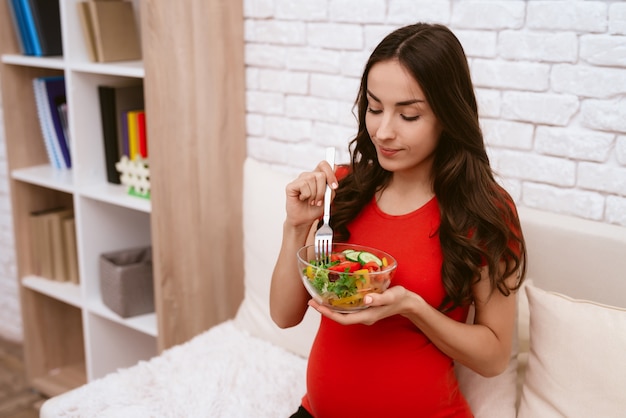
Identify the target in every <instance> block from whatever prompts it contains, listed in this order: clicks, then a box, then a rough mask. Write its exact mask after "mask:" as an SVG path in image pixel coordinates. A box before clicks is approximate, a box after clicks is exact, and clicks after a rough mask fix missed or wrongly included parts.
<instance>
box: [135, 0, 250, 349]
mask: <svg viewBox="0 0 626 418" xmlns="http://www.w3.org/2000/svg"><path fill="white" fill-rule="evenodd" d="M141 18H142V39H143V51H144V67H145V90H146V114H147V119H148V121H149V123H148V138H149V152H150V166H151V187H152V218H151V225H152V237H153V248H154V251H155V266H154V267H155V281H156V282H155V284H156V286H155V297H156V300H157V307H156V309H157V313H158V317H159V349H160V350H162V349H164V348H167V347H170V346H172V345H174V344H178V343H182V342H184V341H186V340H188V339H189V338H191V337H193V336H194V335H196V334H198V333H199V332H201V331H204V330H206V329H208V328H209V327H210V326H212V325H214V324H216V323H218V322H220V321H223V320H225V319H227V318H230V317H232V316H233V315H234V313H235V312H236V309H237V307H238V305H239V303H240V301H241V299H242V295H243V284H242V283H243V260H242V253H243V244H242V226H241V224H242V220H241V215H242V212H241V211H242V174H243V161H244V158H245V141H246V137H245V135H246V130H245V100H244V98H245V77H244V63H243V10H242V2H240V1H231V0H222V1H218V0H210V1H207V0H190V1H185V2H173V1H165V0H146V1H144V2H143V3H142V10H141Z"/></svg>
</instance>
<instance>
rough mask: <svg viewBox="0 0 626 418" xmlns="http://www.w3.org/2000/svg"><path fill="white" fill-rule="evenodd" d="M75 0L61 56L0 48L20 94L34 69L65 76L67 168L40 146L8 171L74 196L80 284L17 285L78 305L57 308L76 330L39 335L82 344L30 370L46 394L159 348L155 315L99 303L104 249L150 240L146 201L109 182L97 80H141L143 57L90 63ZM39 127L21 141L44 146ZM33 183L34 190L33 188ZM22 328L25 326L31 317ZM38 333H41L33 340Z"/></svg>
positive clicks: (29, 280)
mask: <svg viewBox="0 0 626 418" xmlns="http://www.w3.org/2000/svg"><path fill="white" fill-rule="evenodd" d="M76 3H77V0H61V2H60V7H61V16H62V18H61V21H62V27H63V31H62V35H63V45H64V56H63V57H30V56H23V55H20V54H15V53H9V54H3V55H2V58H1V59H2V63H3V66H4V68H5V69H6V72H7V73H10V74H8V77H9V79H10V78H11V77H14V79H15V81H17V79H19V83H20V84H21V85H22V86H23V88H24V91H23V92H22V94H24V95H29V94H32V89H30V90H29V89H28V88H27V87H28V81H29V79H32V77H31V75H30V74H29V73H30V72H31V71H33V70H35V71H37V72H41V74H42V75H47V74H50V75H53V74H63V75H64V76H65V80H66V93H67V100H68V114H69V117H68V120H69V132H70V141H71V146H70V148H71V151H72V169H71V170H55V169H53V168H52V167H51V166H50V164H48V163H47V161H40V160H41V158H40V155H41V152H40V151H39V152H35V153H34V154H33V157H32V162H37V163H39V162H41V163H42V164H36V165H30V163H31V162H30V161H28V159H29V158H28V157H25V158H26V161H24V165H25V166H24V167H23V168H16V169H13V170H12V171H11V174H10V175H11V178H12V179H13V180H14V181H15V183H14V184H15V186H16V187H17V188H18V189H24V190H25V194H26V195H28V194H30V193H37V188H44V189H46V193H47V194H52V195H54V194H60V195H65V196H64V197H63V199H65V200H70V201H71V203H72V206H73V208H74V214H75V219H76V235H77V237H76V238H77V243H78V257H79V276H80V284H79V285H75V284H71V283H68V282H56V281H52V280H49V279H45V278H41V277H37V276H33V275H26V276H23V277H22V278H21V283H22V286H23V287H24V289H27V291H32V292H33V293H34V294H35V296H36V297H35V299H42V298H49V299H50V300H51V301H49V302H51V303H52V302H59V303H60V304H67V305H69V306H71V307H72V308H75V309H67V310H66V309H65V308H64V307H63V306H62V305H59V306H60V307H59V308H58V309H56V310H58V311H64V314H63V315H72V316H74V318H73V323H76V324H79V325H80V327H79V328H77V329H71V328H68V329H66V330H64V331H63V333H62V334H61V335H53V336H47V337H45V338H48V340H49V341H44V345H46V346H47V347H48V349H50V347H62V343H60V342H59V341H54V339H55V338H60V339H63V338H66V335H65V334H66V333H71V334H82V338H83V344H82V347H83V348H84V353H82V354H83V355H82V356H81V355H80V354H81V353H79V355H78V356H77V358H74V359H71V362H70V363H69V364H59V365H54V367H51V368H49V369H48V370H45V368H46V367H45V366H46V365H45V363H46V361H47V359H44V362H43V363H44V364H43V366H44V370H41V371H34V370H31V372H32V373H33V375H34V377H35V381H39V382H40V383H41V384H40V385H39V387H37V389H39V390H42V391H45V392H48V394H49V395H54V394H56V393H58V392H62V391H64V390H67V389H69V388H70V387H73V386H77V385H79V384H81V383H84V382H85V381H89V380H93V379H95V378H98V377H101V376H104V375H105V374H107V373H110V372H112V371H115V370H117V369H118V368H120V367H126V366H130V365H132V364H135V363H136V362H137V361H139V360H142V359H147V358H150V357H151V356H153V355H155V354H156V353H157V317H156V314H154V313H153V314H148V315H141V316H138V317H132V318H127V319H124V318H121V317H120V316H119V315H117V314H116V313H115V312H113V311H111V310H110V309H109V308H107V307H106V306H105V305H104V304H103V303H102V298H101V294H100V286H99V270H98V260H99V257H100V254H102V253H105V252H108V251H114V250H120V249H124V248H132V247H135V246H143V245H150V244H151V233H150V212H151V205H150V201H149V200H146V199H141V198H137V197H133V196H129V195H128V194H127V193H126V190H125V189H124V187H123V186H120V185H113V184H110V183H108V182H107V180H106V171H105V165H104V151H103V139H102V127H101V121H100V105H99V98H98V85H100V84H109V83H113V84H115V83H119V82H120V81H123V80H124V79H128V78H133V79H142V78H143V77H144V69H143V62H141V61H133V62H116V63H104V64H101V63H93V62H90V61H89V59H88V56H87V52H86V46H85V43H84V40H83V35H82V29H81V27H80V21H79V16H78V14H77V6H76ZM134 7H135V11H136V14H137V16H136V20H137V23H138V24H139V23H140V22H141V19H140V16H139V2H138V1H135V2H134ZM22 73H24V75H22ZM28 102H30V99H29V100H28ZM23 105H24V106H28V105H26V104H23ZM24 110H28V109H27V108H24ZM28 113H31V115H30V116H29V117H30V123H33V124H36V123H37V122H38V120H37V118H36V115H35V114H34V113H33V112H28ZM37 133H38V132H32V134H33V135H30V137H26V138H24V139H23V141H24V146H25V145H26V143H28V144H29V146H30V147H34V148H40V147H41V146H43V143H38V141H39V142H42V140H41V137H40V136H39V137H38V136H37ZM25 135H28V134H25ZM8 141H11V142H14V141H15V139H14V138H9V139H8ZM32 186H37V188H35V189H33V187H32ZM29 189H30V190H31V191H28V190H29ZM33 190H35V191H33ZM18 193H19V190H18ZM32 197H35V196H32ZM45 203H47V202H41V203H33V208H35V206H36V207H39V205H40V204H41V205H44V207H45ZM17 204H18V205H19V203H17ZM18 210H20V209H18ZM25 239H26V240H28V238H25ZM28 299H29V298H26V305H27V306H25V310H26V312H29V310H31V309H32V310H33V312H36V311H37V310H38V309H39V308H38V306H29V303H28ZM54 315H56V313H52V316H51V317H50V318H49V319H50V320H57V319H58V318H55V317H54ZM27 318H28V313H27ZM65 321H66V319H63V322H65ZM71 322H72V321H70V323H71ZM26 326H29V323H28V322H27V323H26ZM41 337H42V336H41V335H39V336H36V337H35V338H37V339H38V338H41ZM72 338H75V337H72ZM31 339H32V338H31ZM77 351H80V350H77ZM44 356H45V353H44ZM76 365H77V367H78V369H81V370H82V369H84V370H85V375H84V376H83V375H79V376H77V377H78V380H77V381H75V382H71V381H69V385H68V387H63V385H62V384H61V383H60V382H58V376H59V374H61V375H63V373H64V372H63V370H64V367H67V366H69V367H73V366H76ZM50 382H52V383H50Z"/></svg>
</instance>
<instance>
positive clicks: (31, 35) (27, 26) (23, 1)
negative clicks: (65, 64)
mask: <svg viewBox="0 0 626 418" xmlns="http://www.w3.org/2000/svg"><path fill="white" fill-rule="evenodd" d="M15 6H16V10H18V11H19V12H18V13H20V15H21V18H20V22H21V23H22V28H23V30H24V34H25V41H27V42H28V43H29V46H30V48H29V52H30V54H29V55H35V56H41V55H42V51H41V45H40V44H39V36H38V35H37V27H36V26H35V18H34V16H33V13H32V11H31V8H30V4H29V0H17V2H16V3H15Z"/></svg>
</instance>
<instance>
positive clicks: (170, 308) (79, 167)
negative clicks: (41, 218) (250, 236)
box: [0, 0, 246, 396]
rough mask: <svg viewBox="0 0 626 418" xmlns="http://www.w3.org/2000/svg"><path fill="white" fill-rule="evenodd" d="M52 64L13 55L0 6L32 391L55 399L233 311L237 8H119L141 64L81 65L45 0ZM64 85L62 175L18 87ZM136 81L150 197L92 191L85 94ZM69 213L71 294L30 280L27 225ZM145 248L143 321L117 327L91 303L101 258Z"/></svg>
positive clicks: (238, 175)
mask: <svg viewBox="0 0 626 418" xmlns="http://www.w3.org/2000/svg"><path fill="white" fill-rule="evenodd" d="M59 1H60V12H61V26H62V38H63V49H64V55H63V57H31V56H23V55H20V54H19V49H18V43H17V39H16V37H15V34H14V33H13V29H12V23H11V20H10V17H9V16H10V15H9V13H8V4H7V0H0V53H1V56H0V75H1V77H2V102H3V112H4V121H5V134H6V147H7V160H8V169H9V172H10V187H11V198H12V209H13V222H14V233H15V244H16V255H17V271H18V282H19V289H20V299H21V305H22V321H23V327H24V357H25V364H26V369H27V370H26V372H27V377H28V380H29V382H30V384H31V386H32V387H33V388H34V389H36V390H38V391H40V392H42V393H43V394H45V395H47V396H54V395H57V394H59V393H62V392H65V391H67V390H69V389H72V388H74V387H77V386H79V385H81V384H84V383H86V382H88V381H91V380H93V379H96V378H99V377H102V376H104V375H106V374H108V373H110V372H113V371H115V370H117V369H119V368H123V367H128V366H131V365H133V364H135V363H137V362H138V361H140V360H147V359H149V358H150V357H152V356H154V355H156V354H158V353H159V352H161V351H162V350H164V349H166V348H169V347H171V346H173V345H176V344H180V343H183V342H185V341H187V340H189V339H190V338H192V337H193V336H195V335H197V334H198V333H200V332H202V331H204V330H206V329H208V328H209V327H211V326H212V325H215V324H216V323H219V322H221V321H223V320H225V319H228V318H230V317H232V316H233V315H234V313H235V312H236V309H237V307H238V304H239V302H240V301H241V298H242V296H243V284H242V283H243V263H242V260H241V253H242V248H243V244H242V235H243V233H242V225H241V204H242V196H241V190H242V169H243V161H244V158H245V154H246V147H245V141H246V136H245V135H246V133H245V105H244V103H245V102H244V100H245V84H244V83H245V77H244V62H243V5H242V2H231V1H223V0H222V1H218V0H190V1H186V2H170V1H163V0H133V6H134V11H135V15H136V16H135V17H136V20H137V22H138V26H139V28H140V37H141V45H142V51H143V54H142V55H143V59H142V60H141V61H130V62H111V63H94V62H91V61H90V60H89V59H88V54H87V50H86V48H85V44H84V41H83V37H82V32H81V28H80V21H79V16H78V13H77V6H76V3H77V1H78V0H59ZM50 75H64V76H65V81H66V88H67V96H68V119H69V131H70V139H71V150H72V169H71V170H65V171H60V170H55V169H53V168H52V167H51V166H50V164H49V163H48V157H47V154H46V151H45V147H44V145H43V141H42V138H41V131H40V129H39V123H38V119H37V114H36V105H35V100H34V95H33V94H32V79H33V78H35V77H40V76H50ZM126 79H132V80H137V79H141V80H142V81H143V83H144V96H145V97H144V99H145V104H146V106H145V108H146V114H147V136H148V138H149V139H148V141H149V150H150V176H151V189H152V190H151V194H152V196H151V200H146V199H142V198H138V197H132V196H129V195H128V194H127V193H126V192H125V189H124V188H123V186H119V185H113V184H110V183H108V182H107V181H106V170H105V164H104V149H103V141H102V130H101V125H100V110H99V101H98V93H97V86H98V85H100V84H106V83H116V82H120V81H124V80H126ZM56 205H66V206H71V207H73V209H74V213H75V219H76V240H77V243H78V265H79V276H80V283H79V284H71V283H67V282H55V281H52V280H49V279H45V278H42V277H38V276H37V275H35V273H34V272H35V268H34V265H35V263H34V260H33V255H32V248H33V245H34V242H33V239H32V237H31V236H30V233H29V214H30V213H31V212H32V211H35V210H39V209H43V208H47V207H52V206H56ZM143 245H151V246H152V249H153V269H154V286H155V312H154V313H150V314H144V315H139V316H134V317H130V318H122V317H120V316H119V315H117V314H116V313H115V312H113V311H111V310H110V309H109V308H107V307H106V306H105V305H104V303H103V302H102V298H101V294H100V289H99V270H98V260H99V256H100V254H102V253H105V252H109V251H116V250H120V249H125V248H132V247H136V246H143Z"/></svg>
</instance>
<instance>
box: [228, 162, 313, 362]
mask: <svg viewBox="0 0 626 418" xmlns="http://www.w3.org/2000/svg"><path fill="white" fill-rule="evenodd" d="M293 178H295V176H294V175H293V174H290V173H286V172H280V171H278V170H276V169H272V168H271V167H270V166H269V165H267V164H263V163H261V162H258V161H256V160H254V159H251V158H248V159H246V162H245V165H244V190H243V229H244V237H243V238H244V243H243V245H244V288H245V291H244V300H243V302H242V303H241V305H240V307H239V310H238V311H237V315H236V316H235V325H236V326H237V327H239V328H241V329H244V330H246V331H248V332H249V333H250V334H252V335H254V336H256V337H259V338H263V339H265V340H267V341H270V342H272V343H274V344H276V345H278V346H281V347H283V348H285V349H287V350H289V351H291V352H293V353H295V354H298V355H300V356H303V357H308V355H309V352H310V349H311V344H312V343H313V338H314V337H315V334H316V332H317V326H318V324H319V320H320V316H319V313H317V312H315V311H313V310H312V309H310V310H309V312H307V314H306V316H305V318H304V320H303V322H302V323H301V324H300V325H298V326H297V327H294V328H289V329H280V328H278V326H276V324H274V321H272V319H271V317H270V313H269V294H270V282H271V278H272V271H273V269H274V263H275V262H276V258H277V257H278V252H279V250H280V245H281V241H282V231H283V222H284V220H285V186H286V185H287V183H289V182H290V181H291V180H292V179H293ZM293 256H294V257H295V256H296V255H295V254H294V255H293Z"/></svg>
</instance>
